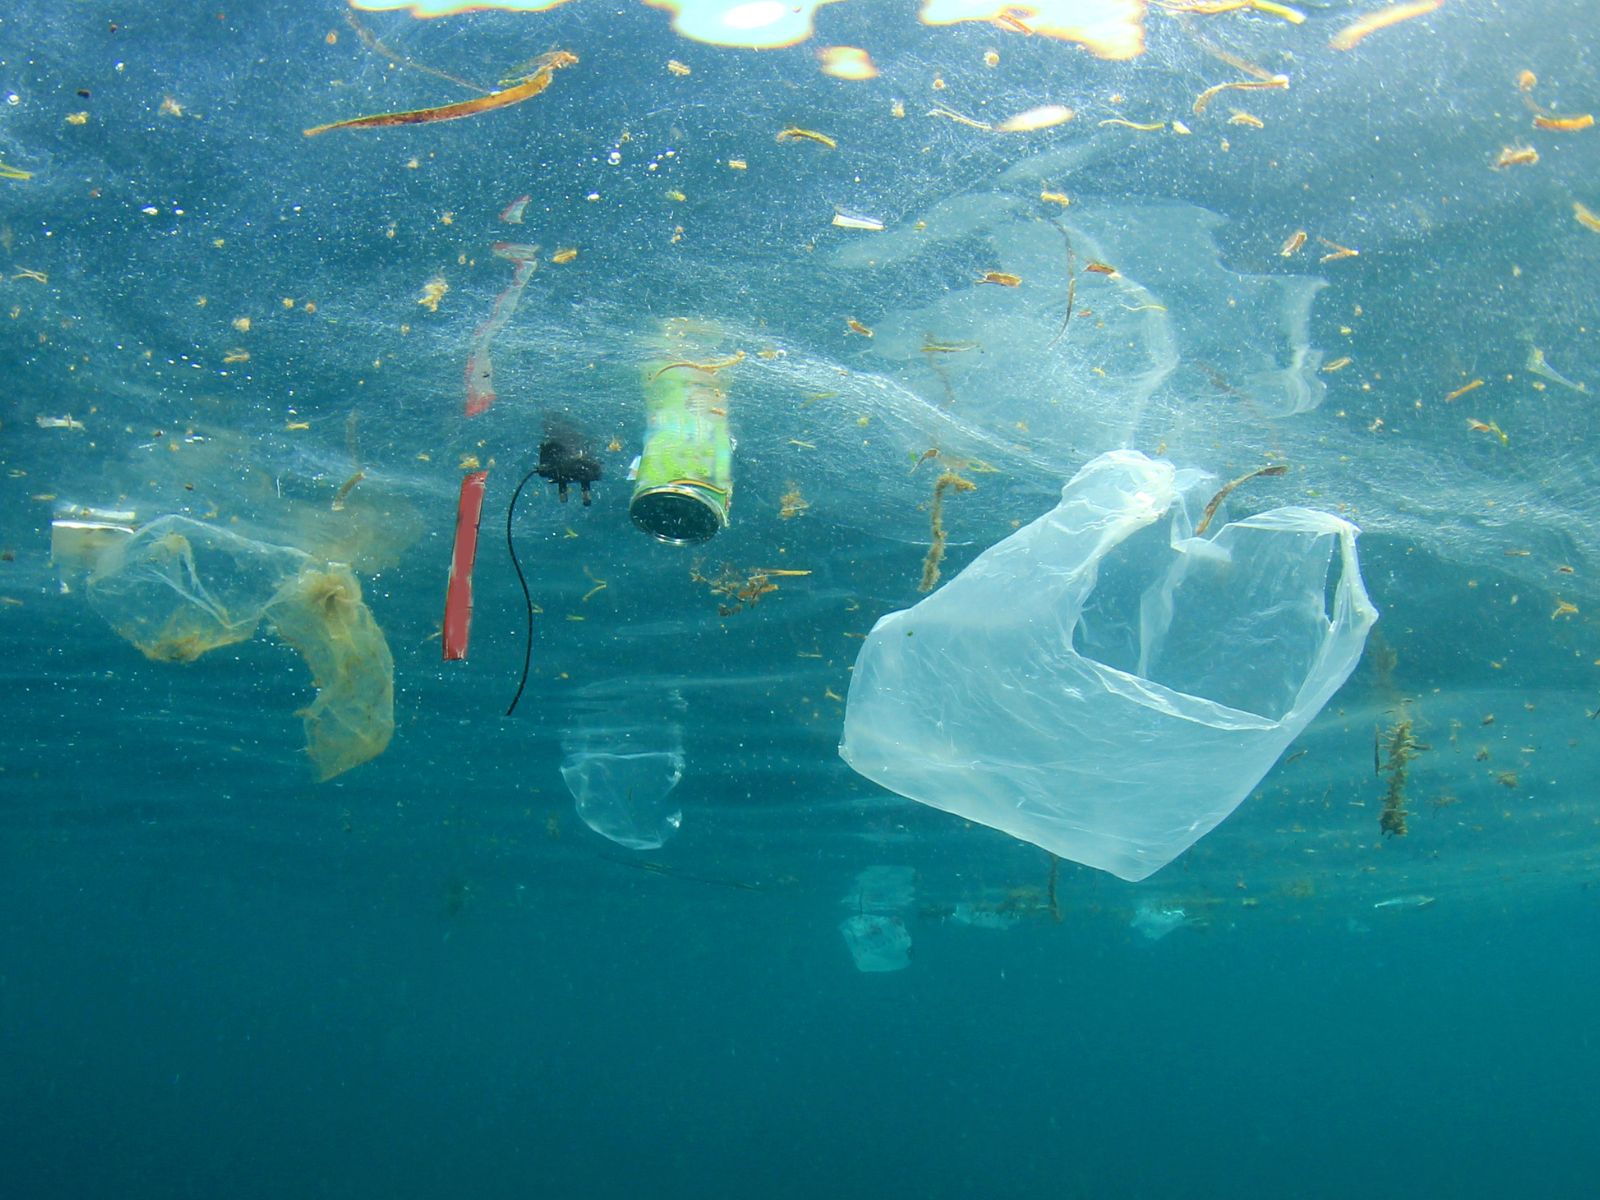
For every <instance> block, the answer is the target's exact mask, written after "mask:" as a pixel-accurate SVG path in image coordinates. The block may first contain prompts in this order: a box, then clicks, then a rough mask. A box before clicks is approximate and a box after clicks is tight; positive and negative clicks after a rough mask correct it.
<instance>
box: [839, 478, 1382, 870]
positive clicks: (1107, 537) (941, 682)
mask: <svg viewBox="0 0 1600 1200" xmlns="http://www.w3.org/2000/svg"><path fill="white" fill-rule="evenodd" d="M1210 491H1211V481H1209V479H1208V477H1206V476H1204V475H1202V474H1200V473H1198V472H1194V471H1179V470H1177V469H1176V468H1174V467H1173V466H1172V464H1170V463H1167V462H1164V461H1160V460H1154V459H1150V458H1147V457H1145V456H1144V455H1142V454H1139V453H1137V452H1135V451H1129V450H1119V451H1112V452H1110V453H1107V454H1103V455H1101V456H1100V457H1098V458H1096V459H1094V460H1093V461H1091V462H1090V463H1088V464H1087V465H1086V466H1085V467H1084V468H1083V469H1082V470H1081V471H1079V472H1078V474H1077V475H1076V476H1075V477H1074V478H1073V479H1072V480H1071V481H1070V482H1069V483H1068V484H1067V485H1066V487H1064V488H1063V489H1062V493H1061V503H1060V504H1059V505H1058V506H1057V507H1056V508H1055V509H1053V510H1052V511H1051V512H1049V513H1046V514H1045V515H1044V516H1043V517H1041V518H1039V519H1038V520H1037V521H1035V522H1033V523H1032V524H1031V525H1029V526H1027V527H1025V528H1023V529H1021V530H1018V531H1017V532H1016V533H1015V534H1013V535H1012V536H1010V537H1008V538H1006V539H1005V540H1004V541H1002V542H1000V543H999V544H998V545H996V546H993V547H991V548H990V549H989V550H987V551H985V552H984V553H983V554H981V555H980V556H979V557H978V558H977V559H975V560H974V561H973V562H972V563H971V565H969V566H968V567H967V568H966V570H964V571H962V572H961V574H960V575H958V576H956V577H955V578H954V579H952V580H951V581H950V582H949V583H947V584H946V585H945V586H944V587H943V588H941V589H940V590H939V591H937V592H935V593H934V594H933V595H931V596H929V597H928V598H927V599H926V600H923V601H922V602H921V603H919V604H917V605H916V606H915V607H913V608H910V609H907V610H905V611H902V612H896V613H890V614H889V615H887V616H885V617H884V618H882V619H881V620H880V621H879V622H878V623H877V624H876V625H875V626H874V627H873V630H872V632H871V634H870V635H868V638H867V640H866V642H865V644H864V645H863V647H862V650H861V655H860V657H859V659H858V660H857V662H856V668H855V673H854V677H853V678H852V680H851V684H850V694H849V698H848V703H847V706H846V712H845V726H844V740H843V742H842V744H841V746H840V753H841V754H842V755H843V756H844V758H845V761H846V762H848V763H849V764H850V765H851V767H853V768H854V769H855V770H856V771H858V772H860V773H861V774H862V775H865V776H866V777H867V778H869V779H872V780H874V781H875V782H877V783H879V784H882V785H883V786H884V787H887V788H889V789H891V790H892V791H895V792H898V793H900V794H901V795H903V796H908V797H910V798H912V799H914V800H918V801H920V802H922V803H924V804H928V805H931V806H932V807H935V808H941V809H944V810H946V811H947V812H951V813H955V814H957V815H959V816H962V817H965V818H967V819H968V820H971V821H976V822H979V823H981V824H984V825H989V826H992V827H993V828H996V829H1000V830H1004V831H1005V832H1007V833H1010V834H1012V835H1013V836H1015V837H1019V838H1022V839H1024V840H1026V841H1029V842H1032V843H1034V844H1035V845H1038V846H1042V847H1043V848H1045V849H1046V850H1049V851H1051V852H1052V853H1055V854H1058V855H1060V856H1061V857H1063V858H1067V859H1071V860H1073V861H1075V862H1081V863H1084V864H1087V865H1088V866H1092V867H1098V868H1100V869H1101V870H1105V871H1109V872H1111V873H1112V874H1114V875H1117V876H1120V877H1121V878H1123V879H1127V880H1139V879H1143V878H1145V877H1146V876H1148V875H1150V874H1152V873H1153V872H1155V871H1157V870H1159V869H1160V868H1161V867H1163V866H1165V865H1166V864H1167V863H1169V862H1171V861H1172V860H1173V859H1174V858H1176V857H1177V856H1178V855H1179V854H1181V853H1182V852H1183V851H1184V850H1186V849H1188V848H1189V847H1190V846H1192V845H1193V844H1194V843H1195V842H1196V841H1198V840H1199V839H1200V838H1201V837H1203V836H1204V835H1205V834H1206V833H1208V832H1209V831H1210V830H1211V829H1213V828H1215V827H1216V825H1217V824H1218V823H1220V822H1221V821H1222V820H1223V819H1224V818H1225V817H1226V816H1227V815H1228V814H1229V813H1230V812H1232V811H1233V810H1234V808H1236V807H1237V806H1238V804H1239V803H1240V801H1242V800H1243V799H1244V797H1245V796H1246V795H1248V794H1249V792H1250V790H1251V789H1252V788H1254V787H1255V785H1256V784H1257V783H1258V782H1260V780H1261V778H1262V776H1264V775H1265V774H1266V772H1267V771H1268V770H1269V769H1270V768H1271V766H1272V764H1273V762H1275V761H1276V760H1277V758H1278V756H1279V755H1280V754H1282V753H1283V751H1284V750H1285V749H1286V748H1287V747H1288V745H1289V743H1290V742H1292V741H1293V740H1294V739H1295V737H1297V736H1298V735H1299V733H1300V732H1301V731H1302V730H1303V729H1304V728H1305V727H1306V725H1307V724H1308V723H1309V722H1310V721H1311V719H1312V718H1313V717H1314V716H1315V715H1316V714H1317V713H1318V711H1320V710H1321V708H1322V706H1323V705H1324V704H1326V703H1327V701H1328V700H1329V698H1330V697H1332V695H1333V693H1334V692H1335V691H1337V690H1338V688H1339V686H1340V685H1341V684H1342V683H1343V682H1344V681H1345V679H1346V678H1347V677H1348V676H1349V674H1350V672H1351V671H1352V670H1353V669H1354V667H1355V665H1356V662H1357V661H1358V660H1359V658H1360V657H1361V651H1362V648H1363V646H1364V645H1365V642H1366V636H1367V631H1368V630H1369V629H1370V627H1371V625H1372V623H1373V622H1374V621H1375V620H1376V619H1377V616H1378V614H1377V611H1376V609H1374V608H1373V606H1372V604H1371V602H1370V600H1368V598H1367V594H1366V591H1365V589H1364V587H1363V585H1362V582H1361V575H1360V570H1359V566H1358V564H1357V559H1356V548H1355V539H1356V533H1357V530H1356V528H1355V526H1353V525H1351V524H1350V523H1349V522H1348V521H1345V520H1343V519H1341V518H1339V517H1336V516H1332V515H1331V514H1328V513H1322V512H1315V511H1312V510H1310V509H1304V508H1280V509H1274V510H1271V511H1269V512H1265V513H1261V514H1259V515H1257V516H1254V517H1249V518H1246V519H1244V520H1240V521H1236V522H1232V523H1230V524H1227V525H1225V526H1223V527H1222V528H1221V529H1220V530H1216V531H1215V532H1214V535H1213V536H1211V537H1195V536H1194V534H1193V532H1192V531H1193V528H1194V524H1195V522H1194V516H1195V514H1196V513H1197V512H1198V511H1199V509H1200V506H1202V505H1203V504H1204V501H1205V498H1206V496H1207V495H1208V494H1209V493H1210ZM1163 518H1166V520H1165V525H1164V526H1163V525H1162V524H1161V522H1162V520H1163ZM1335 551H1337V553H1338V556H1339V576H1338V580H1337V583H1336V584H1333V586H1332V591H1331V593H1330V591H1329V572H1330V568H1331V566H1332V559H1333V555H1334V553H1335ZM1330 595H1331V609H1332V611H1331V612H1329V611H1327V609H1328V604H1329V600H1328V597H1329V596H1330Z"/></svg>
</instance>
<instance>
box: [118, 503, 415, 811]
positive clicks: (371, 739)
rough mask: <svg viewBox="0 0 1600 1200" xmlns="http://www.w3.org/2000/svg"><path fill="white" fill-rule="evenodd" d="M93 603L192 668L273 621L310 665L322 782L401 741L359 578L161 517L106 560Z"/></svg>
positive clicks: (381, 645)
mask: <svg viewBox="0 0 1600 1200" xmlns="http://www.w3.org/2000/svg"><path fill="white" fill-rule="evenodd" d="M88 592H89V602H90V604H91V605H92V606H93V607H94V608H95V609H96V611H98V612H99V613H100V614H101V615H102V616H103V617H105V619H106V620H107V621H108V622H109V623H110V624H111V627H112V628H113V629H115V630H116V631H117V633H118V634H120V635H121V636H122V637H124V638H126V639H127V640H128V641H130V642H132V643H133V644H134V645H135V646H137V647H138V648H139V649H140V650H141V651H143V653H144V654H145V656H146V657H147V658H151V659H154V660H155V661H157V662H193V661H194V660H195V659H197V658H199V657H200V656H201V655H202V654H204V653H206V652H207V651H208V650H214V649H216V648H217V647H218V646H226V645H229V644H231V643H234V642H242V641H246V640H248V639H249V638H250V637H252V636H254V634H255V632H256V629H257V627H258V626H259V625H260V624H261V622H262V620H263V619H265V620H267V621H270V622H271V623H272V625H273V626H274V627H275V628H276V629H277V631H278V634H279V635H280V636H281V637H282V638H283V639H284V640H285V641H286V642H288V643H289V644H290V645H291V646H293V647H294V648H295V649H296V650H297V651H299V652H300V654H301V656H302V657H303V658H304V659H305V660H306V665H307V666H309V667H310V668H311V674H312V680H313V682H314V683H315V685H316V688H317V697H316V699H315V700H314V701H312V703H311V705H310V706H309V707H307V708H306V709H304V710H302V712H301V713H300V716H301V717H303V718H304V720H305V728H306V750H307V752H308V753H309V754H310V755H311V761H312V763H313V764H314V765H315V767H316V770H317V777H318V779H319V780H327V779H331V778H333V777H334V776H335V775H338V774H340V773H341V772H344V771H347V770H349V769H350V768H351V767H354V766H357V765H359V764H360V763H363V762H366V761H367V760H368V759H371V758H375V757H376V756H377V755H379V754H381V753H382V752H383V751H384V749H385V748H386V747H387V746H388V744H389V739H390V738H391V737H392V736H393V734H394V659H393V658H392V657H391V656H390V654H389V646H388V643H387V642H386V641H385V640H384V637H383V631H382V630H380V629H379V628H378V625H377V622H375V621H374V620H373V619H372V613H371V611H370V610H369V609H368V608H367V606H366V603H365V601H363V599H362V597H361V585H360V584H359V583H358V582H357V581H356V577H355V575H354V574H352V573H351V571H350V568H349V567H346V566H344V565H342V564H339V563H333V564H320V563H318V562H317V561H316V560H314V559H313V558H311V556H310V555H307V554H305V553H303V552H302V551H299V550H295V549H292V548H290V547H287V546H273V545H269V544H268V543H265V542H257V541H253V540H252V539H250V538H246V537H241V536H240V535H238V534H236V533H232V532H230V531H228V530H226V529H218V528H217V527H215V526H212V525H206V524H203V523H202V522H199V521H192V520H190V519H188V518H187V517H162V518H160V519H158V520H155V521H152V522H150V523H149V524H148V525H145V526H143V527H142V528H141V529H139V530H138V531H137V532H136V533H134V534H133V536H131V537H129V538H127V539H126V540H125V541H123V542H121V543H120V544H118V545H115V546H113V547H112V548H111V549H110V550H109V551H108V552H107V553H106V554H104V555H102V556H101V558H100V559H99V560H98V562H97V563H96V566H95V570H94V573H93V575H91V576H90V578H89V584H88Z"/></svg>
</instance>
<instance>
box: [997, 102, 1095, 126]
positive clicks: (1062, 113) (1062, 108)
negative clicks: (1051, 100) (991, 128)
mask: <svg viewBox="0 0 1600 1200" xmlns="http://www.w3.org/2000/svg"><path fill="white" fill-rule="evenodd" d="M1076 115H1077V114H1076V113H1074V112H1073V111H1072V110H1071V109H1070V108H1068V107H1066V105H1064V104H1041V105H1039V107H1037V108H1030V109H1028V110H1026V111H1025V112H1019V113H1017V114H1016V116H1013V117H1007V118H1006V119H1005V120H1004V121H1001V122H1000V124H998V125H996V126H995V128H996V129H998V130H999V131H1000V132H1001V133H1032V132H1033V131H1034V130H1036V129H1049V128H1050V127H1051V126H1054V125H1061V124H1063V123H1065V122H1067V121H1070V120H1072V118H1073V117H1074V116H1076Z"/></svg>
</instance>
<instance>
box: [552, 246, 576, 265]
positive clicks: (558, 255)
mask: <svg viewBox="0 0 1600 1200" xmlns="http://www.w3.org/2000/svg"><path fill="white" fill-rule="evenodd" d="M577 257H578V252H577V250H575V249H574V248H573V247H571V246H568V247H566V248H565V249H563V250H557V251H556V252H555V253H554V254H552V255H551V256H550V261H551V262H553V263H555V264H556V265H557V266H561V265H562V264H564V263H569V262H571V261H572V260H573V259H575V258H577Z"/></svg>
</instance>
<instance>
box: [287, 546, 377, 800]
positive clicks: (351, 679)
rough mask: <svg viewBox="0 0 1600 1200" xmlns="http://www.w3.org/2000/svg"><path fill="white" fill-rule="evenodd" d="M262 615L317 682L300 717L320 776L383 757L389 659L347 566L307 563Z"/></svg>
mask: <svg viewBox="0 0 1600 1200" xmlns="http://www.w3.org/2000/svg"><path fill="white" fill-rule="evenodd" d="M267 614H268V616H269V617H270V618H271V620H272V623H273V624H274V625H276V626H277V629H278V634H279V636H281V637H282V638H283V640H284V641H286V642H288V643H289V644H290V645H291V646H293V647H294V648H295V649H296V650H298V651H299V652H300V655H301V657H302V658H304V659H305V660H306V665H307V666H309V667H310V668H311V678H312V682H313V683H314V684H316V688H317V698H316V699H315V700H313V701H312V702H311V704H310V705H309V706H308V707H306V708H304V709H302V710H301V711H300V713H299V715H300V717H301V718H302V719H303V720H304V721H305V727H306V751H307V752H308V753H309V754H310V755H311V761H312V762H313V763H314V764H315V765H316V768H317V778H318V779H319V780H327V779H332V778H333V777H334V776H335V775H338V774H341V773H343V772H345V771H348V770H349V769H350V768H351V767H356V766H360V765H361V764H362V763H364V762H366V761H367V760H368V759H371V758H376V757H377V756H378V755H380V754H382V753H383V751H384V749H385V748H386V747H387V746H388V745H389V739H390V738H391V737H392V736H393V735H394V659H393V657H391V655H390V653H389V644H388V643H387V642H386V641H385V640H384V637H383V631H382V630H381V629H379V628H378V623H377V622H376V621H374V620H373V619H372V611H371V610H370V609H369V608H367V606H366V603H365V601H363V600H362V598H361V585H360V584H359V583H358V582H356V577H355V575H354V574H353V573H352V572H351V570H350V568H349V567H346V566H344V565H342V564H339V563H334V564H331V565H329V566H326V567H318V566H315V565H307V566H306V568H305V569H304V570H302V571H301V572H300V574H299V575H297V576H296V577H295V578H294V579H293V580H292V581H290V582H289V583H287V584H285V585H284V587H283V589H282V590H281V591H280V592H279V593H278V595H277V596H276V597H275V598H274V600H273V603H272V605H271V606H270V607H269V608H268V610H267Z"/></svg>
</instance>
